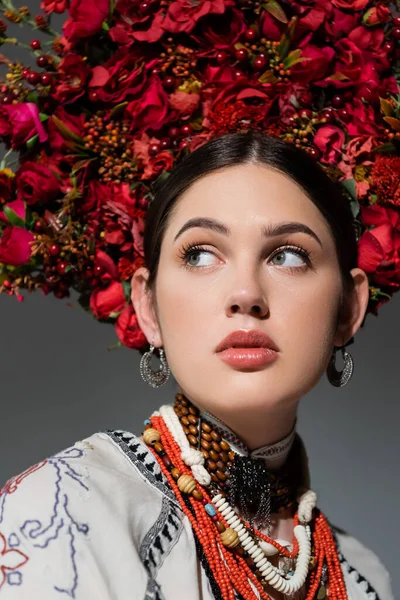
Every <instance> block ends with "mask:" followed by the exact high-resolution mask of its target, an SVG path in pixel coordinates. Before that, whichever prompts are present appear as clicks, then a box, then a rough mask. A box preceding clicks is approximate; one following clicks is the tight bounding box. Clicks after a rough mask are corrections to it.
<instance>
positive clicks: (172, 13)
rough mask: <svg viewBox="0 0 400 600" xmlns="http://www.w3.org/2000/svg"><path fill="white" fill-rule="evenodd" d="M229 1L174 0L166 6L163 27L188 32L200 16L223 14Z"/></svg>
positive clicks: (173, 30)
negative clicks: (194, 0)
mask: <svg viewBox="0 0 400 600" xmlns="http://www.w3.org/2000/svg"><path fill="white" fill-rule="evenodd" d="M229 3H230V2H229V0H228V1H227V2H226V3H225V2H224V0H199V2H191V1H190V0H175V2H172V3H171V4H170V5H169V7H168V11H167V14H166V16H165V19H164V23H163V28H164V29H166V30H167V31H170V32H171V33H183V32H185V33H190V32H191V31H192V30H193V29H194V28H195V26H196V23H197V21H198V20H199V19H201V17H204V16H205V15H208V14H213V15H215V14H219V15H223V14H224V12H225V7H226V6H229ZM232 3H233V2H232Z"/></svg>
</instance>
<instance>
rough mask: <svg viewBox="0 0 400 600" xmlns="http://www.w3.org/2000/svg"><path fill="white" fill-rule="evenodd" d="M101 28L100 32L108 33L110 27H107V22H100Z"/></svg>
mask: <svg viewBox="0 0 400 600" xmlns="http://www.w3.org/2000/svg"><path fill="white" fill-rule="evenodd" d="M101 28H102V30H103V31H110V26H109V24H108V23H107V21H103V22H102V24H101Z"/></svg>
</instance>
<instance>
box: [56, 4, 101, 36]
mask: <svg viewBox="0 0 400 600" xmlns="http://www.w3.org/2000/svg"><path fill="white" fill-rule="evenodd" d="M109 14H110V2H109V0H72V2H71V6H70V9H69V16H70V18H69V19H68V20H67V21H66V22H65V23H64V26H63V31H64V34H65V37H66V38H67V40H68V41H69V42H78V41H79V40H80V39H81V38H86V37H89V36H91V35H94V34H95V33H97V32H98V31H100V30H101V28H102V24H103V22H104V21H105V20H106V19H107V18H108V15H109Z"/></svg>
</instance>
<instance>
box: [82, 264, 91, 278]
mask: <svg viewBox="0 0 400 600" xmlns="http://www.w3.org/2000/svg"><path fill="white" fill-rule="evenodd" d="M83 277H84V278H85V279H86V280H88V279H92V277H93V271H92V269H91V268H90V267H86V269H85V271H84V272H83Z"/></svg>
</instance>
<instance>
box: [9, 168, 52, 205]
mask: <svg viewBox="0 0 400 600" xmlns="http://www.w3.org/2000/svg"><path fill="white" fill-rule="evenodd" d="M15 175H16V181H17V192H18V194H17V195H18V199H19V200H24V201H25V202H26V203H27V204H45V203H47V202H50V201H51V200H54V199H55V198H56V196H57V194H58V193H59V191H60V185H59V183H58V180H57V177H56V176H55V175H54V173H53V172H52V171H50V169H48V168H47V167H45V166H44V165H41V164H39V163H36V162H30V161H27V162H25V163H23V165H22V166H21V167H20V168H19V169H18V171H17V172H16V174H15Z"/></svg>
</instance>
